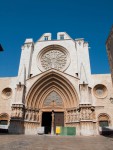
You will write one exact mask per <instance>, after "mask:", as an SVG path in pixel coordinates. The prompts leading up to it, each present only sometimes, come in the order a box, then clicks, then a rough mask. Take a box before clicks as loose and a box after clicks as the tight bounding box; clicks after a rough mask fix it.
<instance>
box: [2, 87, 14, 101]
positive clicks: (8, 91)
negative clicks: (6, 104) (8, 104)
mask: <svg viewBox="0 0 113 150" xmlns="http://www.w3.org/2000/svg"><path fill="white" fill-rule="evenodd" d="M11 96H12V89H11V88H5V89H4V90H3V91H2V98H4V99H8V98H10V97H11Z"/></svg>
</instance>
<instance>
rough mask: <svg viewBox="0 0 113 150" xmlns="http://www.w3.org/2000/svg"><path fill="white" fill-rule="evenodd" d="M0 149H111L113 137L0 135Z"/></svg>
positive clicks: (112, 149) (112, 147)
mask: <svg viewBox="0 0 113 150" xmlns="http://www.w3.org/2000/svg"><path fill="white" fill-rule="evenodd" d="M0 150H113V137H104V136H90V137H83V136H75V137H62V136H46V135H42V136H38V135H34V136H33V135H32V136H31V135H0Z"/></svg>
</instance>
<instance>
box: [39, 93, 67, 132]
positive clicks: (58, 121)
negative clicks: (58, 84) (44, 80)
mask: <svg viewBox="0 0 113 150" xmlns="http://www.w3.org/2000/svg"><path fill="white" fill-rule="evenodd" d="M63 107H64V104H63V101H62V98H61V96H60V95H59V94H58V93H57V92H56V91H52V92H50V93H49V94H48V96H47V97H46V98H45V100H44V103H43V109H46V110H45V111H43V112H42V124H41V125H42V126H44V127H45V134H49V133H51V132H52V128H53V131H54V132H55V129H56V126H64V111H63V110H62V109H63Z"/></svg>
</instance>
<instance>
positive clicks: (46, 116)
mask: <svg viewBox="0 0 113 150" xmlns="http://www.w3.org/2000/svg"><path fill="white" fill-rule="evenodd" d="M53 115H54V116H53ZM53 115H52V112H43V113H42V126H43V127H44V128H45V134H51V130H52V125H53V130H54V133H55V131H56V126H64V113H63V112H53ZM52 121H53V124H52Z"/></svg>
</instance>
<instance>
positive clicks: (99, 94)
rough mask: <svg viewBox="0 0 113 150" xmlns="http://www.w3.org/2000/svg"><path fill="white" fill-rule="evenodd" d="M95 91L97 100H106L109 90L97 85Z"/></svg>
mask: <svg viewBox="0 0 113 150" xmlns="http://www.w3.org/2000/svg"><path fill="white" fill-rule="evenodd" d="M93 90H94V94H95V96H96V97H97V98H105V97H106V96H107V88H106V87H105V85H103V84H98V85H96V86H95V87H94V89H93Z"/></svg>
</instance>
